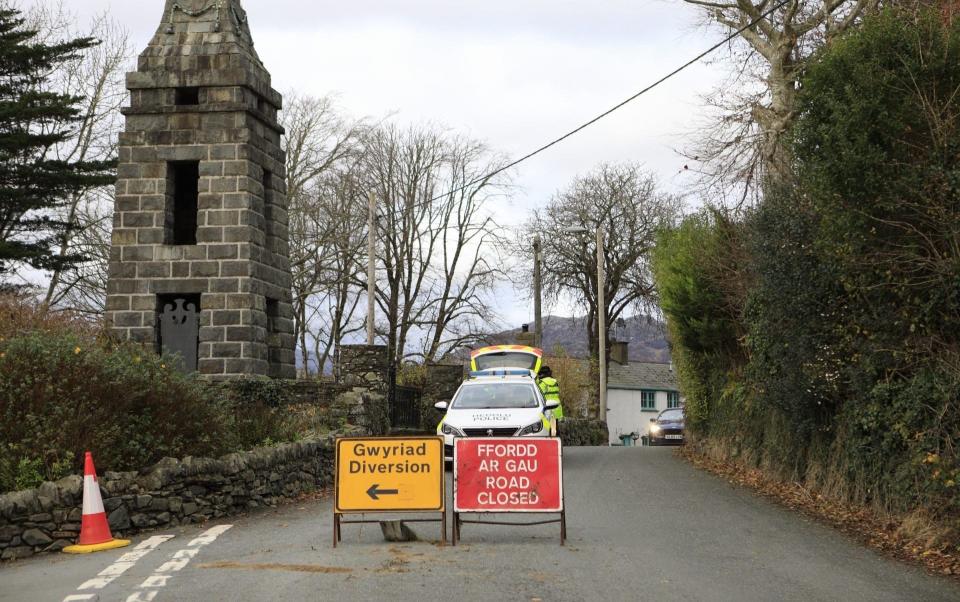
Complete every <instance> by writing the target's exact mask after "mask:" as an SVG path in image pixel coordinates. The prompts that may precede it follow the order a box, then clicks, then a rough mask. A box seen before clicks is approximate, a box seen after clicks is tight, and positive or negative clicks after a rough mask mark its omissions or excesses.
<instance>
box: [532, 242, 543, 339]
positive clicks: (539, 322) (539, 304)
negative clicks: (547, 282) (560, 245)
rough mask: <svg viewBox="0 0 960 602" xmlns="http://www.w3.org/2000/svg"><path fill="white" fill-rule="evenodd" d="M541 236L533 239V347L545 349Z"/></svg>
mask: <svg viewBox="0 0 960 602" xmlns="http://www.w3.org/2000/svg"><path fill="white" fill-rule="evenodd" d="M540 245H541V241H540V236H539V235H537V236H534V237H533V317H534V331H533V346H534V347H538V348H541V349H542V348H543V298H542V296H543V276H542V274H541V271H540V270H541V267H540V261H541V257H542V255H541V251H540Z"/></svg>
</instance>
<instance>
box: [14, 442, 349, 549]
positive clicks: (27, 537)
mask: <svg viewBox="0 0 960 602" xmlns="http://www.w3.org/2000/svg"><path fill="white" fill-rule="evenodd" d="M362 432H363V431H361V430H359V429H352V430H349V431H347V432H344V433H341V434H343V435H360V434H362ZM337 436H339V435H336V434H332V435H329V436H327V437H324V438H322V439H318V440H315V441H303V442H298V443H287V444H283V445H278V446H276V447H270V448H260V449H255V450H253V451H250V452H243V453H234V454H228V455H226V456H223V457H221V458H219V459H214V458H192V457H187V458H184V459H182V460H176V459H173V458H164V459H163V460H161V461H160V462H158V463H157V464H155V465H154V466H152V467H150V468H148V469H146V470H142V471H140V472H139V473H137V472H106V473H104V474H103V475H101V476H100V493H101V495H102V496H103V504H104V508H105V509H106V511H107V516H108V519H109V522H110V529H111V530H112V532H113V535H114V537H119V536H128V535H132V534H135V533H139V532H141V531H145V530H151V529H166V528H169V527H176V526H178V525H185V524H190V523H199V522H203V521H205V520H208V519H211V518H220V517H222V516H228V515H232V514H237V513H239V512H243V511H246V510H250V509H253V508H260V507H263V506H274V505H276V504H277V503H278V502H280V501H282V500H285V499H291V498H295V497H297V496H299V495H300V494H303V493H307V492H310V491H314V490H317V489H320V488H323V487H326V486H328V485H330V484H331V483H332V482H333V474H334V468H333V462H334V440H335V439H336V437H337ZM82 502H83V479H82V478H81V477H80V476H77V475H73V476H69V477H66V478H64V479H61V480H59V481H57V482H55V483H50V482H48V483H44V484H42V485H41V486H40V487H38V488H36V489H28V490H25V491H17V492H13V493H8V494H5V495H0V559H2V560H10V559H14V558H24V557H27V556H32V555H33V554H36V553H40V552H54V551H59V550H61V549H63V548H64V547H66V546H68V545H70V544H73V543H74V542H75V541H76V538H77V537H78V536H79V534H80V520H81V515H82V514H81V513H82V509H81V505H82Z"/></svg>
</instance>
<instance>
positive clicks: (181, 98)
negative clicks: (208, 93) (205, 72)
mask: <svg viewBox="0 0 960 602" xmlns="http://www.w3.org/2000/svg"><path fill="white" fill-rule="evenodd" d="M173 103H174V104H175V105H177V106H178V107H191V106H196V105H198V104H200V88H177V90H176V92H175V93H174V96H173Z"/></svg>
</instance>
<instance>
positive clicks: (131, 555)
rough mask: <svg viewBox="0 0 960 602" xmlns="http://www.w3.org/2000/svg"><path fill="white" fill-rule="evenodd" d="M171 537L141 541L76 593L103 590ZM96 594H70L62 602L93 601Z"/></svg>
mask: <svg viewBox="0 0 960 602" xmlns="http://www.w3.org/2000/svg"><path fill="white" fill-rule="evenodd" d="M173 537H174V536H173V535H154V536H153V537H151V538H149V539H145V540H143V541H141V542H140V543H139V544H137V546H136V547H135V548H133V549H132V550H130V551H129V552H127V553H125V554H124V555H122V556H120V558H118V559H117V560H116V561H115V562H114V563H113V564H111V565H110V566H108V567H107V568H105V569H103V570H102V571H100V572H99V573H98V574H97V576H96V577H94V578H93V579H88V580H87V581H84V582H83V583H82V584H81V585H80V587H78V588H77V590H78V591H84V590H91V589H103V588H104V587H106V586H107V585H109V584H110V582H112V581H113V580H114V579H116V578H117V577H119V576H120V575H122V574H124V573H125V572H127V571H128V570H130V569H131V568H133V565H135V564H136V563H137V561H138V560H140V559H141V558H143V557H144V556H146V555H147V554H149V553H150V552H152V551H154V550H155V549H157V547H159V546H160V544H162V543H164V542H166V541H169V540H171V539H173ZM96 597H97V595H96V594H71V595H69V596H67V597H66V598H64V599H63V602H81V601H82V600H93V599H95V598H96Z"/></svg>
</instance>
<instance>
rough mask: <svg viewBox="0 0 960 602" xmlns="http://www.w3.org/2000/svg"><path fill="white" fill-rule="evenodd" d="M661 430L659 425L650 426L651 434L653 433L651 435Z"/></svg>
mask: <svg viewBox="0 0 960 602" xmlns="http://www.w3.org/2000/svg"><path fill="white" fill-rule="evenodd" d="M660 430H661V429H660V425H659V424H651V425H650V432H651V433H659V432H660Z"/></svg>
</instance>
